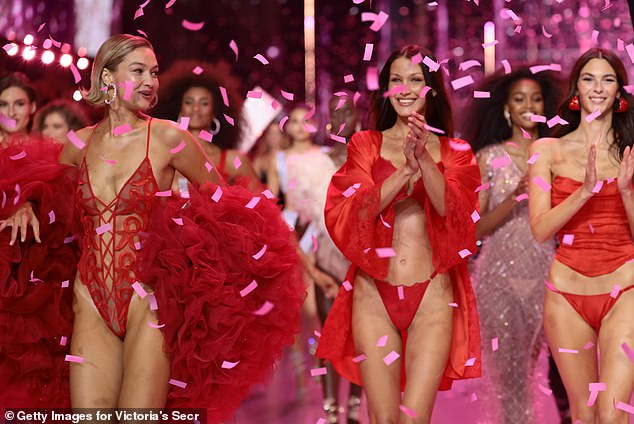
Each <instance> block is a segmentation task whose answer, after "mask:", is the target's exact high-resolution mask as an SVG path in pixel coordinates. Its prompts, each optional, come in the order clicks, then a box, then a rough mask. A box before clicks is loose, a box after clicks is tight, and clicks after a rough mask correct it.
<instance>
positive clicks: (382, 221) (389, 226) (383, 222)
mask: <svg viewBox="0 0 634 424" xmlns="http://www.w3.org/2000/svg"><path fill="white" fill-rule="evenodd" d="M379 218H380V219H381V223H382V224H383V225H384V226H385V227H386V228H392V226H391V225H390V224H389V223H388V222H386V221H385V220H384V219H383V215H382V214H379Z"/></svg>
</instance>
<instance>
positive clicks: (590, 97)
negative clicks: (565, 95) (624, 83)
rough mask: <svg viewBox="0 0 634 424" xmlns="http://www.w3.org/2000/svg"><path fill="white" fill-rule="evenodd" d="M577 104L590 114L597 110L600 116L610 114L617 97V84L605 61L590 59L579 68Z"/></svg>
mask: <svg viewBox="0 0 634 424" xmlns="http://www.w3.org/2000/svg"><path fill="white" fill-rule="evenodd" d="M577 91H578V92H579V94H578V95H579V103H580V104H581V107H582V108H583V110H584V111H585V112H586V113H587V114H590V113H592V112H594V111H595V110H597V109H598V110H599V112H600V114H601V116H603V115H605V114H606V113H612V107H613V105H614V101H615V100H616V99H617V97H618V93H619V83H618V80H617V77H616V72H615V71H614V68H612V66H611V65H610V63H609V62H608V61H607V60H605V59H599V58H595V59H591V60H589V61H588V63H586V64H585V66H584V67H583V68H581V73H580V74H579V79H578V80H577Z"/></svg>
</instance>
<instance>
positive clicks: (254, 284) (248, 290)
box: [240, 280, 258, 297]
mask: <svg viewBox="0 0 634 424" xmlns="http://www.w3.org/2000/svg"><path fill="white" fill-rule="evenodd" d="M257 286H258V283H257V282H256V281H255V280H253V281H251V282H250V283H249V285H248V286H246V287H245V288H243V289H242V290H240V297H245V296H246V295H248V294H249V293H251V292H252V291H253V290H255V289H256V288H257Z"/></svg>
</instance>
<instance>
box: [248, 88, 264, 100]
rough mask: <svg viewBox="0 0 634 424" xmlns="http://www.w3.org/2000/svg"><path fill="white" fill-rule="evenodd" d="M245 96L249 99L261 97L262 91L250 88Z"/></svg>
mask: <svg viewBox="0 0 634 424" xmlns="http://www.w3.org/2000/svg"><path fill="white" fill-rule="evenodd" d="M247 98H249V99H261V98H262V91H260V90H250V91H248V92H247Z"/></svg>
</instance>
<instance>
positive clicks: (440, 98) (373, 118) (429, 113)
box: [370, 44, 453, 137]
mask: <svg viewBox="0 0 634 424" xmlns="http://www.w3.org/2000/svg"><path fill="white" fill-rule="evenodd" d="M419 53H420V55H421V56H422V57H423V58H424V57H425V56H428V57H429V58H430V59H432V60H434V61H436V58H435V57H434V56H433V55H432V54H431V52H429V51H428V50H426V49H424V48H422V47H420V46H417V45H415V44H410V45H407V46H404V47H402V48H400V49H398V50H395V51H394V52H392V54H391V55H390V57H389V58H388V59H387V62H385V65H384V66H383V69H381V72H380V73H379V89H378V90H377V91H375V92H373V93H372V98H371V100H370V103H371V110H370V127H371V128H374V129H376V130H378V131H383V130H386V129H388V128H391V127H392V126H393V125H394V124H395V123H396V118H397V116H396V111H395V110H394V107H393V106H392V104H391V103H390V99H388V98H386V97H384V96H383V94H384V93H385V92H386V91H387V86H388V84H389V82H390V68H391V67H392V63H393V62H394V61H395V60H396V59H398V58H400V57H405V58H407V59H411V58H412V57H414V56H416V55H417V54H419ZM419 66H420V68H421V70H422V71H423V76H424V78H425V84H426V85H427V86H429V87H430V88H431V90H429V91H428V92H427V94H426V95H425V120H426V121H427V123H428V124H429V125H431V126H432V127H435V128H440V129H442V130H443V131H445V134H446V135H447V136H448V137H452V136H453V121H452V120H451V104H450V103H449V97H448V96H447V91H446V90H445V84H444V81H443V76H442V74H443V72H442V70H441V69H439V70H438V71H436V72H431V71H430V70H429V67H428V66H425V65H422V64H419Z"/></svg>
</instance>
